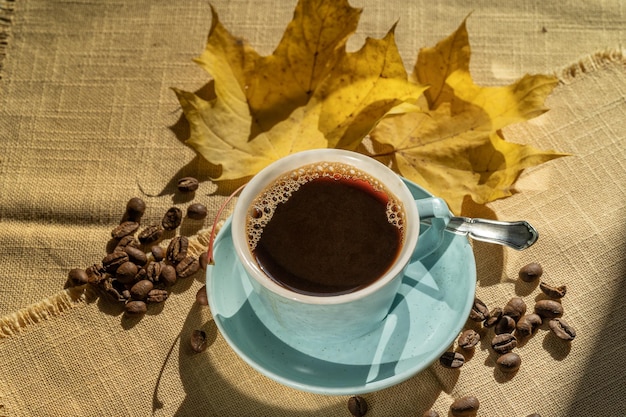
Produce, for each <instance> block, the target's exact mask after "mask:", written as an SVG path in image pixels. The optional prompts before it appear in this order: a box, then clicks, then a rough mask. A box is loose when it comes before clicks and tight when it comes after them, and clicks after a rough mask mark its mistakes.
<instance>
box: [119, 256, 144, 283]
mask: <svg viewBox="0 0 626 417" xmlns="http://www.w3.org/2000/svg"><path fill="white" fill-rule="evenodd" d="M138 271H139V268H137V265H135V264H134V263H132V262H130V261H128V262H124V263H123V264H121V265H120V266H119V268H117V270H116V271H115V278H117V280H118V281H120V282H121V283H123V284H129V283H131V282H133V281H134V280H135V276H136V275H137V272H138Z"/></svg>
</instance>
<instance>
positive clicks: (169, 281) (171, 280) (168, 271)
mask: <svg viewBox="0 0 626 417" xmlns="http://www.w3.org/2000/svg"><path fill="white" fill-rule="evenodd" d="M176 278H177V276H176V269H174V267H173V266H172V265H163V267H162V268H161V276H160V277H159V282H160V283H162V284H163V285H165V286H167V287H171V286H172V285H174V284H175V283H176Z"/></svg>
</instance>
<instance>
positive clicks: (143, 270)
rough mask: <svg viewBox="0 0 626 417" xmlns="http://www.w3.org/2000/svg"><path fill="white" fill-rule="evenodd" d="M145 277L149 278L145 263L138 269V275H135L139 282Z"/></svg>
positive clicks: (136, 280)
mask: <svg viewBox="0 0 626 417" xmlns="http://www.w3.org/2000/svg"><path fill="white" fill-rule="evenodd" d="M144 279H148V272H147V271H146V267H145V265H144V266H142V267H141V268H139V271H137V275H135V282H139V281H141V280H144Z"/></svg>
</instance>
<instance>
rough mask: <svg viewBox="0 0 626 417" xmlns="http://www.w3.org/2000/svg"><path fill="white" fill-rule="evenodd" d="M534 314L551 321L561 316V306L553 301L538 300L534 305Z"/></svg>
mask: <svg viewBox="0 0 626 417" xmlns="http://www.w3.org/2000/svg"><path fill="white" fill-rule="evenodd" d="M535 313H537V314H539V315H540V316H541V317H542V318H545V319H553V318H556V317H561V316H562V315H563V306H562V305H561V303H559V302H558V301H554V300H539V301H537V302H536V303H535Z"/></svg>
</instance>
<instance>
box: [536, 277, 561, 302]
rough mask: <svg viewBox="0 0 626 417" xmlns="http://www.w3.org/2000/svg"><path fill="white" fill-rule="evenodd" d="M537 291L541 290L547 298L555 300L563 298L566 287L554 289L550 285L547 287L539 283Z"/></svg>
mask: <svg viewBox="0 0 626 417" xmlns="http://www.w3.org/2000/svg"><path fill="white" fill-rule="evenodd" d="M539 289H541V291H542V292H543V293H544V294H545V295H547V296H548V297H550V298H555V299H559V298H563V297H565V293H566V292H567V287H566V286H565V285H561V286H560V287H555V286H552V285H548V284H546V283H545V282H543V281H541V282H540V283H539Z"/></svg>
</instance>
